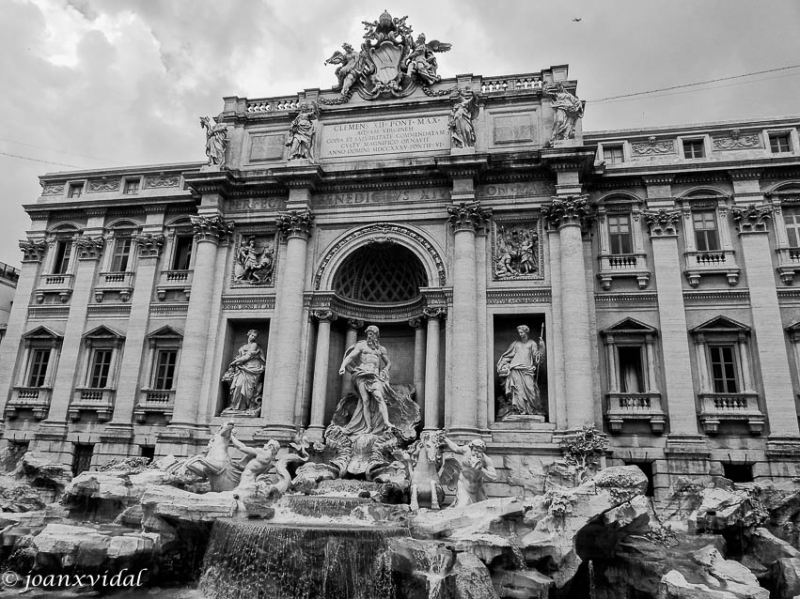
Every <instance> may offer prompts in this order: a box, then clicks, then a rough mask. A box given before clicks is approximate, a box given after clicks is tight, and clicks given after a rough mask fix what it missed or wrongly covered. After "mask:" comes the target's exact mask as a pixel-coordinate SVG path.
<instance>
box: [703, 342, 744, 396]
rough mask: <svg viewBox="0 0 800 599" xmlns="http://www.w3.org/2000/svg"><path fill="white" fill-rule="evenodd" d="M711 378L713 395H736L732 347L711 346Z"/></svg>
mask: <svg viewBox="0 0 800 599" xmlns="http://www.w3.org/2000/svg"><path fill="white" fill-rule="evenodd" d="M708 351H709V353H710V354H711V378H712V379H713V385H714V393H738V392H739V386H738V385H737V383H736V363H735V362H734V353H733V346H732V345H711V346H709V348H708Z"/></svg>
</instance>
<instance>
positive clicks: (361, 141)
mask: <svg viewBox="0 0 800 599" xmlns="http://www.w3.org/2000/svg"><path fill="white" fill-rule="evenodd" d="M449 147H450V131H449V129H448V127H447V117H446V116H426V117H414V118H403V119H389V120H385V121H362V122H358V123H338V124H333V125H325V126H324V127H323V129H322V149H321V151H320V158H347V157H350V156H372V155H378V154H401V153H404V152H426V151H432V150H446V149H448V148H449Z"/></svg>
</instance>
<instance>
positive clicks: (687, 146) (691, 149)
mask: <svg viewBox="0 0 800 599" xmlns="http://www.w3.org/2000/svg"><path fill="white" fill-rule="evenodd" d="M705 155H706V152H705V144H704V143H703V140H702V139H684V140H683V157H684V158H689V159H692V158H702V157H703V156H705Z"/></svg>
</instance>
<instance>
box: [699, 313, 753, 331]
mask: <svg viewBox="0 0 800 599" xmlns="http://www.w3.org/2000/svg"><path fill="white" fill-rule="evenodd" d="M690 332H691V333H692V334H693V335H699V334H707V333H749V332H750V327H748V326H747V325H744V324H742V323H741V322H737V321H735V320H732V319H730V318H728V317H726V316H716V317H714V318H712V319H711V320H709V321H706V322H704V323H703V324H701V325H699V326H697V327H695V328H693V329H692V330H691V331H690Z"/></svg>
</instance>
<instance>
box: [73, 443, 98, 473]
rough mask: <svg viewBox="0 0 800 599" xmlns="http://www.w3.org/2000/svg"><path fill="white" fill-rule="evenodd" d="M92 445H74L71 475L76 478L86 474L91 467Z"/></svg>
mask: <svg viewBox="0 0 800 599" xmlns="http://www.w3.org/2000/svg"><path fill="white" fill-rule="evenodd" d="M93 453H94V445H93V444H90V443H76V444H75V454H74V455H73V456H72V474H74V475H75V476H78V475H79V474H80V473H81V472H86V471H87V470H88V469H89V468H90V467H91V465H92V454H93Z"/></svg>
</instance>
